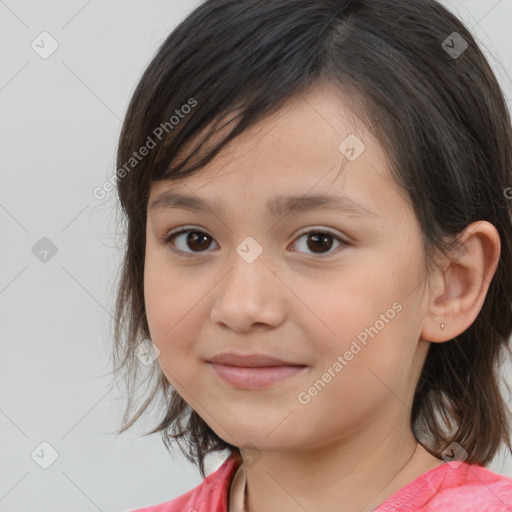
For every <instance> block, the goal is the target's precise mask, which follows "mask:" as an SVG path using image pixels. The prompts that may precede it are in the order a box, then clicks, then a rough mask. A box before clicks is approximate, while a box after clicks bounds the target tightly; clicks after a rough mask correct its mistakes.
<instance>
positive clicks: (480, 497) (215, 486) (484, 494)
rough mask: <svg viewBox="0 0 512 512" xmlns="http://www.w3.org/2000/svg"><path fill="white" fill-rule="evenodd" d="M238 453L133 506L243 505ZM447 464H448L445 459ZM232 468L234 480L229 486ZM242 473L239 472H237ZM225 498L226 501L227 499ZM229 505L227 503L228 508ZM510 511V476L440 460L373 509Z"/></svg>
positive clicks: (220, 508) (163, 510)
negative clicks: (198, 479) (179, 489)
mask: <svg viewBox="0 0 512 512" xmlns="http://www.w3.org/2000/svg"><path fill="white" fill-rule="evenodd" d="M240 464H241V459H240V456H239V454H238V452H232V453H231V455H230V456H229V457H228V458H227V459H226V460H225V461H224V462H223V463H222V465H221V466H220V467H219V468H218V469H217V470H216V471H214V472H213V473H211V474H209V475H208V476H207V477H206V478H205V479H203V482H202V483H201V484H199V485H198V486H197V487H195V488H194V489H192V490H190V491H188V492H187V493H185V494H182V495H181V496H178V497H177V498H174V499H173V500H171V501H168V502H166V503H162V504H160V505H155V506H152V507H147V508H141V509H137V510H134V511H132V512H233V511H238V510H240V511H242V510H243V487H241V485H242V484H243V482H242V479H241V477H239V475H240V474H241V472H237V470H238V468H239V467H240ZM450 464H451V465H450ZM235 474H237V479H236V480H237V482H238V486H237V488H236V489H235V488H234V486H233V487H232V488H231V493H230V487H231V484H232V482H233V479H234V476H235ZM242 474H243V472H242ZM228 504H229V505H228ZM228 507H229V508H228ZM398 511H399V512H512V478H509V477H506V476H502V475H498V474H497V473H493V472H492V471H490V470H488V469H487V468H485V467H483V466H480V465H478V464H467V463H465V462H463V463H461V464H460V465H459V466H457V467H456V466H455V463H446V462H445V463H442V464H440V465H439V466H437V467H435V468H434V469H431V470H429V471H427V472H426V473H424V474H423V475H421V476H419V477H418V478H416V480H413V481H412V482H410V483H409V484H407V485H406V486H405V487H402V488H401V489H400V490H398V491H397V492H395V493H394V494H392V495H391V496H390V497H389V498H388V499H387V500H385V501H384V502H383V503H381V504H380V505H379V506H378V507H377V508H376V509H374V512H398Z"/></svg>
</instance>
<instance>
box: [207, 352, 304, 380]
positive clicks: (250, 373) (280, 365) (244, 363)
mask: <svg viewBox="0 0 512 512" xmlns="http://www.w3.org/2000/svg"><path fill="white" fill-rule="evenodd" d="M206 362H207V363H208V364H209V365H210V366H211V367H212V368H213V370H214V371H215V373H216V374H217V376H218V377H220V378H221V379H222V380H223V381H224V382H226V383H227V384H229V385H230V386H232V387H234V388H237V389H261V388H266V387H269V386H272V385H273V384H276V383H278V382H282V381H284V380H286V379H288V378H290V377H292V376H294V375H297V374H298V373H301V372H303V371H304V370H305V369H306V368H308V366H307V365H304V364H300V363H296V362H291V361H284V360H281V359H276V358H275V357H271V356H267V355H264V354H235V353H233V352H229V353H224V354H217V355H216V356H214V357H211V358H210V359H208V360H207V361H206Z"/></svg>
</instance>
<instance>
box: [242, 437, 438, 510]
mask: <svg viewBox="0 0 512 512" xmlns="http://www.w3.org/2000/svg"><path fill="white" fill-rule="evenodd" d="M369 439H371V437H368V436H364V438H363V436H359V437H358V438H357V439H351V440H350V442H347V440H346V439H345V440H343V442H338V443H335V444H331V445H329V446H322V447H317V448H315V449H312V450H310V451H307V452H306V451H294V452H264V453H262V454H261V457H260V458H259V459H258V461H257V463H255V464H254V465H248V466H247V467H246V466H245V465H243V471H244V472H245V477H246V480H247V487H246V492H247V498H246V507H247V512H263V511H268V510H286V511H287V512H304V510H307V511H308V512H316V511H322V512H331V511H332V512H354V511H357V512H359V511H360V512H370V511H371V510H373V509H374V508H375V507H377V506H378V505H379V504H380V503H382V502H383V501H385V500H386V499H387V498H388V497H389V496H391V495H392V494H393V493H394V492H396V491H397V490H399V489H400V488H401V487H403V486H404V485H407V484H408V483H409V482H411V481H412V480H414V479H415V478H417V477H419V476H420V475H421V474H423V473H424V472H425V471H428V470H429V469H432V468H433V467H435V466H436V465H438V464H439V463H440V462H442V461H440V460H439V459H436V458H435V457H433V456H431V455H430V454H429V453H428V452H426V450H425V449H424V448H423V447H421V445H418V443H417V442H416V440H415V438H414V436H413V434H412V432H410V431H409V432H404V433H401V435H396V431H393V432H392V433H388V435H386V436H384V438H383V436H382V434H381V436H380V437H374V438H373V439H374V441H373V442H370V441H369ZM241 453H242V460H243V458H244V455H248V454H247V453H244V451H243V450H242V451H241Z"/></svg>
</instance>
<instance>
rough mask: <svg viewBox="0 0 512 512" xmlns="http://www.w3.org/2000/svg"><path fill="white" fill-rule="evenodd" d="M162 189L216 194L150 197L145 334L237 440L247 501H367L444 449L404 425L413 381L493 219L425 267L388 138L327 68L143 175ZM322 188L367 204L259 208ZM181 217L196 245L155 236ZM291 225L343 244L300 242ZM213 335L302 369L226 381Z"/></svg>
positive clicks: (450, 331)
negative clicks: (324, 76) (254, 116)
mask: <svg viewBox="0 0 512 512" xmlns="http://www.w3.org/2000/svg"><path fill="white" fill-rule="evenodd" d="M349 134H356V135H357V137H358V138H359V139H360V140H361V141H362V142H363V143H364V144H365V146H366V149H365V150H364V152H363V153H362V154H361V155H360V156H359V157H358V158H357V159H356V160H354V161H350V160H348V159H347V158H346V157H345V156H344V155H343V154H342V153H341V152H340V150H339V149H338V147H339V145H340V143H341V142H342V141H343V140H344V139H345V138H346V137H347V136H348V135H349ZM166 190H173V191H179V192H182V193H186V194H188V195H196V196H199V197H201V198H209V199H212V198H217V199H218V200H219V201H220V202H221V203H222V205H223V206H224V208H225V212H223V214H221V213H220V212H212V211H209V212H207V213H201V212H192V211H188V210H184V209H171V208H167V209H159V210H150V211H148V220H147V237H146V259H145V269H144V291H145V302H146V311H147V318H148V322H149V327H150V332H151V339H152V341H153V343H154V344H155V345H156V346H157V347H158V349H159V350H160V356H159V358H158V361H159V364H160V367H161V368H162V370H163V371H164V373H165V375H166V377H167V379H168V380H169V382H170V383H171V384H172V386H173V387H174V388H175V389H176V390H177V391H178V392H179V393H180V395H181V396H182V397H183V398H184V399H185V400H186V401H187V403H188V404H189V405H190V406H191V407H192V408H193V409H194V410H195V411H197V412H198V414H199V415H200V416H201V417H202V418H203V419H204V420H205V422H206V423H207V424H208V425H209V426H210V427H211V428H212V430H213V431H214V432H216V433H217V434H218V435H219V436H220V437H221V438H223V439H225V440H226V441H228V442H229V443H231V444H233V445H235V446H238V447H240V449H241V454H242V459H243V460H244V464H243V465H242V467H243V470H244V471H245V474H246V478H247V486H248V509H249V510H250V511H251V512H263V511H268V510H286V511H289V512H295V511H301V512H303V510H304V509H306V510H308V512H315V511H320V510H321V511H322V512H330V511H333V512H334V511H336V512H349V511H350V512H354V511H358V510H372V508H374V507H376V506H377V505H378V504H379V503H381V502H382V501H384V500H385V499H386V498H388V497H389V496H390V495H391V494H392V493H393V492H395V491H397V490H398V489H400V488H401V487H403V486H404V485H406V484H407V483H409V482H411V481H412V480H414V479H415V478H417V477H418V476H420V475H421V474H423V473H424V472H426V471H428V470H429V469H432V468H434V467H436V466H437V465H439V464H440V463H442V462H443V461H442V460H440V459H438V458H436V457H434V456H432V455H431V454H429V453H428V452H427V451H426V450H425V449H424V448H423V447H422V446H421V445H419V444H418V443H417V442H416V440H415V438H414V436H413V434H412V432H411V429H410V426H409V418H410V412H411V404H412V399H413V394H414V389H415V386H416V383H417V381H418V378H419V376H420V373H421V369H422V365H423V362H424V360H425V357H426V355H427V352H428V349H429V347H430V344H431V342H433V343H442V342H444V341H447V340H450V339H452V338H453V337H454V336H457V335H458V334H460V333H462V332H463V331H465V330H466V329H467V328H468V327H469V326H470V325H471V324H472V323H473V321H474V320H475V318H476V316H477V315H478V312H479V311H480V309H481V307H482V305H483V301H484V299H485V295H486V293H487V290H488V285H489V282H490V280H491V278H492V276H493V274H494V272H495V270H496V266H497V263H498V259H499V253H500V239H499V235H498V233H497V231H496V229H495V228H494V226H492V225H491V224H489V223H487V222H477V223H474V224H471V225H470V226H468V227H467V229H466V230H465V231H464V232H463V233H461V243H462V249H461V251H460V252H459V253H457V254H456V255H454V258H455V259H454V260H453V261H450V260H449V259H447V258H445V257H441V256H440V257H439V260H438V262H437V263H438V264H437V266H436V268H435V270H434V271H433V272H431V273H429V274H428V279H427V276H426V274H425V270H424V266H423V262H424V260H423V254H422V249H421V232H420V227H419V225H418V223H417V220H416V217H415V215H414V212H413V209H412V207H411V205H410V203H409V201H408V199H407V197H406V196H405V195H404V193H403V192H402V191H401V190H400V189H399V187H398V186H397V185H396V183H395V182H394V180H393V178H392V176H391V173H390V170H389V167H388V162H387V158H386V154H385V153H384V151H383V149H382V148H381V146H380V145H379V143H378V142H377V140H376V139H375V138H374V137H373V136H372V135H371V134H370V133H369V132H368V131H367V130H366V129H365V127H364V125H363V124H362V123H361V122H360V120H359V119H358V118H357V116H355V115H354V114H353V113H352V111H351V110H349V108H348V106H347V104H346V103H345V102H344V101H343V96H342V94H341V93H340V92H339V90H337V89H336V88H334V87H333V86H331V85H329V84H317V85H316V86H314V87H312V88H311V89H310V90H309V91H307V94H306V93H303V94H301V95H297V96H296V97H293V98H291V99H290V101H289V102H288V103H287V105H286V106H285V107H283V108H282V109H281V110H280V111H279V112H277V113H276V114H274V115H272V116H269V117H267V118H265V119H264V120H263V121H261V122H260V123H259V124H257V125H255V126H253V127H252V128H251V129H249V130H247V131H245V132H244V133H243V134H242V135H240V136H239V137H238V138H237V139H235V140H234V141H232V142H231V143H230V145H229V146H228V147H227V148H225V149H224V150H223V151H222V152H221V153H220V154H219V155H218V156H217V157H216V158H215V159H214V160H213V161H212V162H210V164H209V165H208V166H206V167H205V168H204V169H202V170H201V171H200V172H199V173H198V174H195V175H193V176H190V177H187V178H185V179H183V180H180V181H164V182H157V183H154V184H152V187H151V190H150V197H149V202H150V203H151V201H152V200H153V199H154V198H156V197H157V196H158V195H159V194H161V193H162V192H164V191H166ZM326 192H329V193H331V194H335V195H337V196H349V197H350V198H352V199H354V200H356V201H359V202H361V203H363V204H364V205H365V206H366V207H367V208H368V209H369V210H371V211H372V212H373V213H374V214H375V215H374V216H368V217H360V216H359V217H358V216H353V215H352V216H351V215H348V214H346V213H341V212H336V211H330V210H326V209H323V210H322V209H320V210H317V211H309V212H302V213H299V214H294V215H291V216H289V217H284V218H283V217H279V218H273V217H271V216H270V214H269V212H268V211H267V209H266V201H267V199H269V198H272V197H275V196H277V195H289V194H290V195H291V194H297V195H304V194H306V193H326ZM180 226H186V227H187V228H189V229H191V230H192V231H194V230H200V231H202V232H204V233H206V235H207V236H208V237H209V238H207V241H209V245H208V243H207V244H206V245H205V246H204V250H201V249H200V247H201V246H199V245H194V244H193V243H192V244H188V245H187V243H186V241H187V238H186V237H187V235H186V234H185V235H181V236H179V237H178V238H177V239H175V240H174V247H175V248H176V249H181V250H182V251H185V252H184V253H181V254H177V253H173V252H172V251H171V244H170V243H168V244H166V243H165V241H163V240H164V238H165V236H166V235H167V234H168V233H169V232H170V231H171V230H173V229H175V228H178V227H180ZM189 226H190V227H189ZM303 228H312V230H315V228H316V231H315V232H316V233H319V232H320V233H325V232H326V231H327V232H330V233H333V234H334V236H339V237H340V239H341V240H342V242H341V243H340V242H338V241H336V238H328V243H330V244H331V245H330V246H329V245H327V246H326V247H324V248H322V245H319V244H318V243H317V244H316V245H315V243H314V241H313V242H311V241H310V243H309V244H308V243H307V242H308V236H307V235H306V236H304V235H301V234H300V233H299V230H301V229H303ZM248 236H251V237H252V238H253V239H255V240H256V241H257V242H258V244H259V245H260V246H261V247H262V249H263V252H262V253H261V255H260V256H259V257H257V258H256V259H255V261H253V262H252V263H248V262H247V261H246V260H244V259H243V258H242V257H240V256H239V254H238V253H237V252H236V248H237V246H238V245H239V244H240V243H241V242H242V241H243V240H244V239H245V238H246V237H248ZM343 241H344V242H345V243H344V242H343ZM315 248H317V251H316V252H315ZM194 251H195V253H194ZM396 303H399V304H400V305H401V310H400V312H397V313H396V315H394V318H392V319H391V320H389V321H388V322H385V324H384V327H383V328H382V329H381V330H379V332H378V334H376V335H374V337H373V338H371V337H368V342H367V344H366V345H362V344H361V343H359V345H361V347H362V348H361V350H360V351H359V352H358V353H357V354H356V355H354V356H353V358H352V359H351V360H350V361H348V362H347V364H346V365H344V366H343V369H342V370H341V371H339V372H337V373H336V376H335V377H333V378H332V379H331V380H330V382H328V383H327V384H326V385H325V386H324V387H323V389H321V391H319V392H317V394H316V395H315V396H314V397H311V400H310V401H309V402H308V403H307V404H304V403H300V402H299V400H298V394H299V393H300V392H304V391H307V390H308V389H309V388H311V386H312V385H313V384H314V383H315V381H317V380H318V379H320V378H321V377H322V375H323V374H324V373H325V372H326V371H327V370H328V368H329V367H332V366H333V364H334V363H335V361H336V360H337V358H338V356H339V355H343V354H344V353H345V352H346V351H347V350H349V348H350V346H351V343H352V341H353V340H355V339H356V337H357V335H358V334H360V333H361V332H362V331H364V329H365V327H369V326H372V325H376V321H377V320H379V319H380V318H382V317H381V316H380V315H381V314H385V313H386V311H388V310H389V309H390V308H392V305H393V304H396ZM441 323H444V324H446V328H445V329H444V330H441V328H440V324H441ZM427 340H428V341H427ZM225 351H239V352H262V353H265V354H269V355H273V356H274V357H277V358H281V359H286V360H292V361H294V362H296V363H299V364H305V365H307V366H308V368H307V369H306V370H305V371H304V372H302V373H300V374H298V375H296V376H294V377H291V378H289V379H287V380H285V381H282V382H280V383H278V384H275V385H273V386H271V387H270V388H266V389H260V390H243V389H242V390H241V389H235V388H233V387H230V386H229V385H227V384H226V383H224V382H223V381H222V380H220V379H219V377H218V376H217V375H216V373H215V372H214V371H213V370H212V368H211V367H210V366H209V365H208V364H207V363H206V362H205V360H206V359H208V358H209V357H211V356H213V355H215V354H218V353H219V352H225Z"/></svg>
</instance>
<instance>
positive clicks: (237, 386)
mask: <svg viewBox="0 0 512 512" xmlns="http://www.w3.org/2000/svg"><path fill="white" fill-rule="evenodd" d="M117 167H118V179H117V187H118V194H119V199H120V203H121V205H122V208H123V212H124V214H125V215H126V220H127V229H128V238H127V245H126V253H125V256H124V264H123V267H122V276H121V281H120V284H119V290H118V298H117V311H116V325H115V327H116V331H115V338H116V346H115V356H116V358H117V363H118V368H116V371H121V370H123V371H124V373H125V375H124V376H125V377H126V380H127V382H128V383H131V384H132V385H134V382H135V381H136V377H137V375H138V371H139V369H142V368H144V367H148V365H150V364H151V361H152V360H153V358H152V357H150V356H148V351H147V348H148V347H154V351H155V354H154V357H157V358H156V359H155V362H154V364H153V365H152V366H150V368H151V371H152V374H151V375H152V376H154V377H155V382H154V388H153V389H152V390H151V392H150V394H149V396H148V398H147V400H146V401H145V402H144V403H143V404H142V406H141V407H140V408H139V409H138V410H137V411H136V412H135V414H134V415H132V417H131V418H129V414H130V413H131V410H132V409H131V406H132V404H131V403H129V404H128V409H127V414H126V415H125V425H124V426H123V428H122V430H120V432H123V431H125V430H127V429H128V428H129V427H130V426H131V425H133V423H134V422H135V421H136V420H137V419H138V418H139V417H140V416H141V414H142V412H143V411H144V410H145V409H146V408H147V407H148V406H149V404H150V403H151V402H152V401H153V400H154V399H155V397H157V396H160V398H163V399H164V404H165V407H163V408H162V409H161V413H160V414H161V417H160V418H159V424H158V426H157V427H156V428H154V429H153V430H152V431H151V432H150V433H155V432H161V433H162V436H163V440H164V442H165V444H166V446H167V448H168V449H169V450H171V443H172V441H173V440H176V441H177V442H178V445H179V446H180V448H181V449H182V450H183V452H184V453H185V455H186V456H187V457H188V459H189V460H190V461H192V462H194V463H196V464H197V465H198V468H199V470H200V471H201V474H202V476H203V482H202V483H201V484H200V485H199V486H197V487H196V488H195V489H192V490H190V491H189V492H187V493H186V494H184V495H182V496H179V497H176V498H174V499H173V500H171V501H169V502H167V503H164V504H161V505H157V506H153V507H149V508H144V509H139V512H142V511H146V512H157V511H158V512H178V511H179V512H184V511H188V512H217V511H219V512H220V511H229V512H235V511H238V512H241V511H250V512H268V511H277V510H282V511H287V512H295V511H304V510H307V511H309V512H316V511H320V510H321V511H323V512H331V511H332V512H334V511H336V512H354V511H364V512H369V511H370V510H375V511H378V512H389V511H397V510H400V511H402V512H405V511H415V512H417V511H425V512H427V511H428V512H431V511H448V510H449V511H450V512H453V511H475V512H476V511H479V512H481V511H486V510H488V511H493V512H498V511H506V510H512V479H509V478H507V477H504V476H501V475H498V474H495V473H493V472H491V471H490V470H488V469H487V468H486V467H485V465H487V464H488V463H489V462H490V461H491V460H492V458H493V456H494V455H495V454H496V453H497V452H498V450H499V448H500V446H501V445H502V444H505V445H506V446H507V447H508V448H509V450H511V451H512V447H511V444H510V440H509V428H510V427H509V419H508V409H507V406H506V401H505V400H504V398H503V397H502V395H501V393H500V387H499V385H500V380H499V373H498V371H499V364H498V363H499V362H500V361H501V356H502V355H503V353H504V351H505V350H506V349H508V346H507V342H508V339H509V337H510V335H511V333H512V273H511V268H512V215H511V210H512V202H511V200H510V197H511V194H510V192H509V191H510V187H511V186H512V130H511V123H510V117H509V113H508V110H507V107H506V104H505V101H504V97H503V94H502V91H501V90H500V88H499V85H498V83H497V80H496V78H495V76H494V74H493V72H492V70H491V68H490V66H489V64H488V62H487V61H486V59H485V58H484V56H483V54H482V52H481V50H480V49H479V47H478V46H477V44H476V42H475V40H474V38H473V37H472V36H471V34H470V33H469V32H468V31H467V30H466V29H465V27H464V25H463V24H462V23H461V22H460V21H459V20H458V19H457V18H456V17H454V16H453V15H452V14H451V13H450V12H449V11H447V10H446V9H445V8H444V7H442V6H441V5H440V4H439V3H438V2H437V1H435V0H416V1H415V2H401V1H398V0H311V1H308V2H304V1H303V0H272V1H269V0H207V1H206V2H204V3H202V4H201V5H199V7H197V9H196V10H194V11H193V12H192V14H190V16H188V18H187V19H185V20H184V21H183V22H182V23H181V24H180V25H179V26H178V27H177V28H176V29H175V30H174V31H173V32H172V33H171V35H170V36H169V37H168V38H167V40H166V41H165V42H164V43H163V45H162V46H161V48H160V49H159V51H158V53H157V55H156V56H155V57H154V59H153V60H152V62H151V63H150V65H149V66H148V68H147V70H146V71H145V73H144V74H143V76H142V78H141V80H140V83H139V84H138V86H137V88H136V90H135V92H134V95H133V98H132V100H131V103H130V105H129V108H128V112H127V115H126V119H125V121H124V126H123V130H122V134H121V137H120V142H119V147H118V156H117ZM144 340H151V342H152V345H151V343H149V342H147V341H144ZM142 354H145V355H144V357H142V356H141V355H142ZM141 362H143V363H144V364H141ZM222 450H227V451H228V452H229V456H228V457H227V458H226V460H225V461H224V462H223V463H222V465H221V466H220V467H219V468H218V469H217V470H216V471H214V472H213V473H211V474H209V475H208V476H207V477H206V474H205V471H204V461H205V457H206V455H207V454H211V453H213V452H219V451H222Z"/></svg>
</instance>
